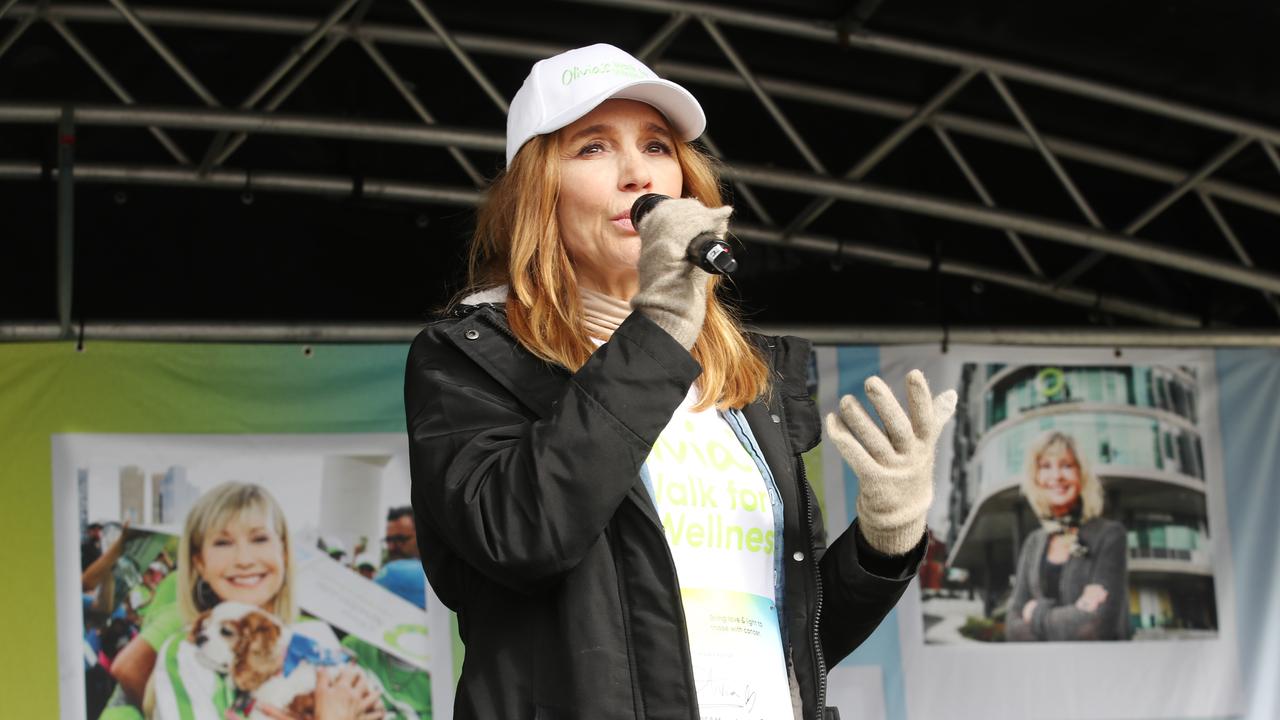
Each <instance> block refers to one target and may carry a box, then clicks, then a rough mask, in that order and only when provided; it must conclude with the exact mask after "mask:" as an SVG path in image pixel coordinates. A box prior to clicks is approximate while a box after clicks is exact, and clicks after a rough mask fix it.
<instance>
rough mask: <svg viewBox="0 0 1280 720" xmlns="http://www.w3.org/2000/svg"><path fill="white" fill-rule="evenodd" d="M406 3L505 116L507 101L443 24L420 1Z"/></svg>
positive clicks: (412, 0) (411, 0)
mask: <svg viewBox="0 0 1280 720" xmlns="http://www.w3.org/2000/svg"><path fill="white" fill-rule="evenodd" d="M408 2H409V4H410V5H412V6H413V9H414V10H416V11H417V12H418V15H420V16H422V19H423V21H424V22H426V23H427V25H428V26H429V27H430V28H431V30H432V32H434V33H435V34H436V35H437V36H439V37H440V42H442V43H444V46H445V47H446V48H448V49H449V52H450V53H452V55H453V57H454V58H455V59H456V60H457V61H458V62H459V63H460V64H461V65H462V67H463V68H464V69H466V71H467V73H468V74H469V75H471V79H472V80H475V82H476V84H477V85H479V86H480V89H481V90H483V91H484V94H485V95H488V96H489V99H490V100H492V101H493V104H494V105H496V106H497V107H498V109H499V110H501V111H502V114H503V115H506V114H507V110H508V108H509V106H508V104H507V99H506V98H504V97H502V93H500V92H498V89H497V88H495V87H494V86H493V83H491V82H489V77H488V76H487V75H485V74H484V71H482V70H481V69H480V66H479V65H476V64H475V62H474V61H472V60H471V56H470V55H468V54H467V51H466V50H464V49H463V48H462V46H461V45H459V44H458V43H457V41H455V40H454V39H453V35H452V34H450V33H449V31H448V30H447V29H446V28H445V26H444V24H443V23H441V22H440V20H439V19H437V18H436V16H435V14H433V13H432V12H431V10H429V9H428V8H427V6H426V5H424V4H423V2H422V0H408Z"/></svg>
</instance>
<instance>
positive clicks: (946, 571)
mask: <svg viewBox="0 0 1280 720" xmlns="http://www.w3.org/2000/svg"><path fill="white" fill-rule="evenodd" d="M1251 353H1252V354H1251V355H1249V354H1247V353H1246V354H1244V355H1239V354H1238V355H1236V356H1235V357H1234V360H1235V361H1234V362H1233V363H1232V364H1231V366H1230V370H1231V373H1232V374H1239V373H1242V372H1250V373H1252V374H1253V375H1255V376H1256V377H1258V378H1259V379H1260V384H1257V385H1253V386H1252V390H1251V392H1249V393H1247V394H1245V395H1239V394H1238V392H1231V393H1228V394H1224V392H1223V388H1224V387H1226V388H1232V389H1236V388H1238V387H1243V386H1244V383H1233V382H1228V380H1229V379H1233V378H1229V377H1228V376H1227V375H1225V374H1224V371H1223V369H1222V368H1220V367H1219V365H1218V362H1217V360H1216V354H1215V353H1214V352H1213V351H1211V350H1177V351H1170V350H1125V351H1123V352H1121V351H1119V350H1113V349H1097V350H1094V349H1069V348H1034V349H1033V348H1009V347H989V348H984V347H961V348H954V347H953V348H951V350H950V352H947V353H945V354H944V353H942V352H940V349H939V348H938V347H936V346H913V347H893V348H880V349H878V350H875V349H858V348H821V349H819V350H818V358H819V362H818V364H819V367H820V368H822V369H824V370H825V372H824V373H823V374H822V384H823V391H822V392H820V394H819V396H820V398H821V399H822V402H823V407H824V411H829V410H830V409H834V407H835V405H834V403H835V399H836V397H837V396H838V395H842V394H846V393H853V394H855V395H858V396H860V399H861V400H862V402H864V403H866V398H865V396H862V394H861V384H862V382H863V381H864V380H865V378H866V377H867V375H869V374H872V373H877V374H880V375H881V376H882V377H884V379H885V380H886V381H887V382H888V383H889V384H890V386H891V387H892V388H893V389H894V390H895V392H896V393H897V394H898V396H899V398H900V399H903V398H904V383H905V375H906V373H907V372H908V371H909V370H910V369H912V368H920V369H922V370H923V371H924V372H925V374H926V376H927V377H928V378H929V380H930V383H931V385H932V386H933V388H934V389H935V391H940V390H941V389H942V388H946V387H955V388H956V389H957V390H958V392H959V395H960V402H959V406H958V408H957V413H956V417H955V419H954V420H953V422H952V423H950V424H949V426H948V427H947V429H946V430H945V431H944V433H943V436H942V438H941V440H940V444H939V447H938V455H937V460H936V464H935V493H936V494H935V500H934V503H933V506H932V508H931V511H930V515H929V518H928V524H929V531H930V537H931V542H930V548H929V552H928V555H927V557H926V561H925V563H924V565H923V566H922V568H921V570H920V574H919V577H918V579H917V581H916V582H915V583H913V584H912V586H911V588H910V589H909V590H908V592H907V594H906V596H905V597H904V599H903V601H902V602H901V603H900V604H899V606H898V608H897V609H896V610H895V611H894V613H893V614H892V615H891V617H890V619H889V620H888V621H886V623H885V624H884V625H882V627H881V628H880V629H879V630H878V631H877V632H876V633H875V635H873V636H872V638H871V639H870V640H869V641H868V642H867V643H866V644H865V645H864V646H863V647H862V648H860V649H859V651H858V652H856V653H855V654H854V656H853V657H851V658H850V659H849V660H847V661H846V663H845V664H844V665H843V666H842V667H840V668H837V669H836V671H835V672H834V673H833V675H832V681H831V685H832V687H833V688H835V687H837V686H839V685H842V684H843V683H844V680H843V679H842V678H844V677H848V678H849V679H850V683H852V684H856V685H857V686H858V687H859V688H860V690H859V693H858V694H859V695H860V696H861V697H862V700H860V707H863V708H866V707H867V706H868V703H867V702H866V701H865V696H866V695H867V694H869V693H870V694H872V695H874V694H875V691H876V690H879V691H880V694H881V695H882V696H883V702H878V703H871V705H872V707H871V708H870V710H869V712H870V714H869V715H865V717H871V718H877V717H883V718H892V719H893V720H907V719H914V718H1175V717H1177V718H1226V717H1269V715H1265V714H1257V713H1256V712H1255V711H1254V709H1251V708H1250V704H1251V703H1250V702H1249V701H1248V700H1247V697H1246V690H1247V689H1249V688H1250V687H1251V686H1252V695H1253V696H1254V698H1255V700H1254V701H1253V703H1255V704H1256V703H1257V699H1260V698H1265V697H1267V696H1268V695H1269V696H1270V697H1271V700H1270V702H1272V703H1274V689H1272V690H1264V689H1263V687H1264V686H1270V687H1273V684H1271V683H1270V681H1269V680H1266V679H1265V678H1267V677H1268V675H1267V674H1266V673H1267V670H1266V669H1265V668H1266V666H1262V667H1258V666H1257V665H1256V655H1248V654H1246V655H1243V656H1242V654H1241V648H1242V646H1244V645H1245V642H1242V640H1243V639H1244V638H1242V637H1241V633H1240V632H1239V631H1238V628H1240V627H1246V628H1256V629H1260V628H1268V627H1272V626H1274V625H1275V620H1274V619H1272V616H1274V613H1273V612H1262V611H1261V608H1260V606H1259V605H1258V604H1257V602H1256V598H1257V597H1259V596H1262V597H1266V596H1268V595H1270V596H1271V597H1274V596H1275V593H1274V590H1269V589H1268V588H1269V587H1270V586H1271V584H1274V582H1275V579H1276V577H1277V574H1276V572H1275V569H1274V568H1275V566H1274V564H1273V563H1272V562H1271V561H1270V559H1268V560H1267V561H1266V562H1265V563H1255V564H1253V565H1251V566H1250V570H1251V571H1250V572H1248V573H1237V571H1236V568H1237V567H1238V565H1237V564H1236V563H1235V562H1234V561H1233V560H1234V554H1233V547H1235V545H1236V543H1237V542H1238V538H1239V537H1240V534H1239V533H1236V532H1233V530H1234V529H1235V526H1236V525H1238V524H1240V523H1243V522H1247V520H1246V519H1247V518H1249V517H1250V516H1251V515H1256V514H1257V513H1259V512H1263V510H1262V509H1261V508H1260V507H1259V506H1258V504H1257V503H1256V502H1255V498H1257V497H1260V493H1262V492H1264V490H1265V485H1266V482H1265V480H1264V478H1270V479H1271V480H1272V482H1273V483H1274V479H1275V478H1276V476H1277V475H1276V472H1277V471H1276V470H1275V467H1276V466H1275V465H1274V464H1270V465H1268V464H1267V463H1266V461H1265V460H1264V459H1259V458H1257V456H1256V455H1255V457H1254V458H1251V459H1246V458H1245V457H1242V456H1241V454H1240V453H1239V452H1238V451H1237V454H1236V455H1235V456H1234V457H1228V455H1229V450H1228V448H1229V447H1232V445H1231V444H1230V443H1229V442H1228V438H1230V439H1231V440H1232V441H1234V443H1235V445H1234V446H1235V447H1251V448H1254V449H1255V450H1254V452H1257V451H1261V452H1262V455H1263V456H1264V457H1265V456H1267V455H1268V454H1269V455H1270V456H1271V457H1274V455H1275V447H1276V445H1277V440H1276V438H1277V437H1278V436H1280V413H1278V412H1277V410H1276V409H1275V408H1274V407H1271V408H1270V409H1269V410H1267V411H1265V412H1262V413H1258V412H1256V410H1258V408H1256V405H1257V401H1256V398H1257V397H1258V393H1263V394H1265V393H1268V392H1269V393H1271V396H1272V397H1274V396H1275V394H1276V393H1280V373H1277V372H1276V370H1275V368H1276V366H1277V364H1276V360H1277V357H1276V355H1277V354H1276V353H1275V352H1274V351H1251ZM1244 357H1251V358H1252V361H1245V360H1243V358H1244ZM1263 368H1267V369H1268V371H1269V372H1270V375H1268V371H1264V370H1262V369H1263ZM1243 403H1248V404H1251V405H1254V406H1255V412H1254V413H1252V414H1250V415H1248V417H1249V422H1239V420H1240V419H1241V417H1242V414H1241V409H1242V408H1241V405H1242V404H1243ZM867 407H870V405H867ZM1223 418H1225V419H1226V422H1224V421H1223ZM1245 454H1247V453H1245ZM1228 468H1233V469H1234V471H1235V472H1236V473H1237V475H1236V476H1235V477H1233V478H1229V477H1228ZM1246 468H1247V469H1246ZM826 469H827V472H828V478H827V485H828V487H830V486H832V485H833V484H838V483H843V484H844V485H845V496H846V498H853V497H855V496H856V492H857V489H856V488H857V479H856V477H853V475H852V473H851V472H849V471H848V470H847V469H845V468H843V467H841V466H839V465H836V464H834V463H830V462H829V463H827V467H826ZM1231 481H1234V484H1232V482H1231ZM1232 487H1234V488H1235V489H1236V491H1235V492H1229V488H1232ZM1064 488H1070V489H1071V492H1070V493H1068V495H1078V496H1079V497H1081V498H1082V499H1083V501H1082V502H1079V503H1077V513H1078V514H1077V515H1076V516H1074V517H1073V516H1071V515H1063V516H1055V515H1054V514H1053V513H1052V512H1050V511H1049V508H1050V507H1052V506H1053V500H1054V499H1055V498H1057V499H1061V498H1060V497H1059V496H1058V495H1056V494H1055V493H1061V492H1063V490H1064ZM1245 488H1247V491H1246V492H1247V493H1248V494H1247V495H1244V494H1242V493H1241V492H1240V490H1242V489H1245ZM1273 497H1274V496H1273ZM851 506H852V501H851V500H850V501H849V502H848V503H847V505H846V511H847V515H846V518H845V519H847V518H848V517H850V516H851V515H852V507H851ZM1273 507H1274V505H1273ZM830 514H831V513H830V510H829V520H830ZM1080 515H1083V517H1081V516H1080ZM828 525H829V526H838V523H837V522H836V521H834V520H830V521H829V523H828ZM1247 543H1248V544H1249V545H1250V546H1252V547H1254V548H1256V547H1258V546H1259V545H1264V546H1269V547H1271V548H1274V547H1275V544H1276V543H1275V541H1274V538H1273V537H1272V538H1268V539H1266V540H1260V539H1259V538H1258V537H1257V536H1256V535H1254V536H1251V537H1249V538H1248V540H1247ZM1254 552H1256V550H1255V551H1254ZM1254 570H1257V571H1260V572H1254ZM1268 570H1269V572H1268ZM1242 608H1248V610H1249V612H1248V613H1247V614H1242V613H1241V612H1240V610H1241V609H1242ZM1249 634H1252V633H1251V632H1250V633H1249ZM1242 660H1243V662H1242ZM1270 668H1271V672H1272V676H1273V675H1274V671H1275V669H1276V666H1275V664H1274V663H1272V664H1271V666H1270ZM854 670H856V671H857V672H856V673H855V672H853V671H854ZM874 670H878V671H879V680H880V683H879V688H876V687H873V686H872V685H874V681H875V680H876V679H877V677H876V675H875V674H874V673H871V672H869V671H874ZM1259 683H1261V684H1259ZM1064 689H1067V691H1065V692H1064ZM838 692H840V691H835V690H833V693H838ZM1272 707H1274V705H1272ZM864 712H866V711H864Z"/></svg>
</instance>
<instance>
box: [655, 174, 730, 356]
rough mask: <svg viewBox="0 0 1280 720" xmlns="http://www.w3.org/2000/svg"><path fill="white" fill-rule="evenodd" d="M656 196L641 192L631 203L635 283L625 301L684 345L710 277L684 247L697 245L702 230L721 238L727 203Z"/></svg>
mask: <svg viewBox="0 0 1280 720" xmlns="http://www.w3.org/2000/svg"><path fill="white" fill-rule="evenodd" d="M661 198H662V196H661V195H645V196H643V197H641V198H640V199H639V200H638V201H637V202H636V204H635V206H634V207H633V208H632V213H631V214H632V218H633V221H634V224H635V228H636V231H637V232H639V233H640V263H639V268H638V270H639V274H640V289H639V290H638V291H637V292H636V294H635V296H634V297H632V298H631V307H633V308H635V309H636V310H638V311H640V312H642V313H644V314H645V315H646V316H648V317H649V319H650V320H653V321H654V323H656V324H657V325H658V327H660V328H662V329H663V330H666V331H667V332H668V333H669V334H670V335H671V337H673V338H675V340H676V342H678V343H680V344H681V345H683V346H684V348H685V349H686V350H688V349H691V348H692V347H693V343H694V341H695V340H697V339H698V333H700V332H701V331H702V321H703V320H704V319H705V317H706V311H707V281H708V280H710V278H711V276H710V274H708V273H707V271H705V270H703V269H702V268H701V267H699V266H697V265H695V264H694V262H692V261H691V260H690V258H689V256H690V250H691V249H693V250H694V251H697V250H698V249H699V248H700V247H701V245H702V244H704V243H705V242H707V236H708V235H710V236H712V237H713V238H718V239H720V240H721V241H722V240H723V238H724V236H725V234H726V233H727V232H728V231H729V216H730V215H732V214H733V208H731V207H729V206H724V207H718V208H709V207H707V206H705V205H703V204H702V203H701V202H699V201H698V200H697V199H695V198H679V199H676V198H667V199H661ZM725 247H727V246H725ZM717 254H720V253H717Z"/></svg>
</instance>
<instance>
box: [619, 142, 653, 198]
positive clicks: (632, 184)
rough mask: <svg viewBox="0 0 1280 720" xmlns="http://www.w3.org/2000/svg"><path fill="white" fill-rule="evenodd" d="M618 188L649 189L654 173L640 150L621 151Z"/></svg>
mask: <svg viewBox="0 0 1280 720" xmlns="http://www.w3.org/2000/svg"><path fill="white" fill-rule="evenodd" d="M618 162H619V163H620V167H619V168H618V189H620V190H626V191H630V192H634V191H636V190H647V189H649V186H650V185H651V184H652V183H653V173H651V172H650V171H649V164H648V163H647V162H645V158H644V155H643V154H642V153H640V152H639V151H638V150H630V151H625V152H622V153H619V159H618Z"/></svg>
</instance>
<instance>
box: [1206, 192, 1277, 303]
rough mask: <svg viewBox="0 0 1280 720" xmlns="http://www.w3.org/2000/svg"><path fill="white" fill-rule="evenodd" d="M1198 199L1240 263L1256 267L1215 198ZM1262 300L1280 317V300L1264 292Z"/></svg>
mask: <svg viewBox="0 0 1280 720" xmlns="http://www.w3.org/2000/svg"><path fill="white" fill-rule="evenodd" d="M1196 197H1198V198H1200V202H1201V204H1203V205H1204V209H1205V210H1206V211H1208V213H1209V217H1210V218H1212V219H1213V224H1214V225H1217V226H1218V232H1221V233H1222V237H1224V238H1226V241H1227V244H1228V245H1230V246H1231V250H1232V251H1233V252H1235V254H1236V257H1238V258H1240V263H1241V264H1242V265H1244V266H1245V267H1254V263H1253V258H1252V257H1250V256H1249V252H1248V251H1247V250H1245V249H1244V245H1242V244H1241V243H1240V239H1239V238H1237V237H1236V233H1235V231H1234V230H1232V229H1231V225H1230V224H1229V223H1227V219H1226V218H1224V217H1222V213H1221V212H1220V211H1219V210H1218V206H1217V204H1216V203H1214V202H1213V198H1211V197H1209V196H1208V195H1205V194H1204V193H1202V192H1198V193H1196ZM1261 292H1262V298H1263V300H1265V301H1266V302H1267V305H1269V306H1270V307H1271V309H1272V310H1273V311H1274V312H1275V313H1276V316H1277V317H1280V300H1277V299H1276V296H1275V295H1272V294H1271V293H1269V292H1267V291H1265V290H1263V291H1261Z"/></svg>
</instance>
